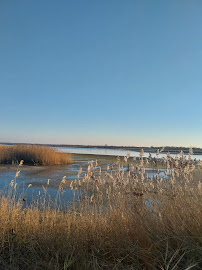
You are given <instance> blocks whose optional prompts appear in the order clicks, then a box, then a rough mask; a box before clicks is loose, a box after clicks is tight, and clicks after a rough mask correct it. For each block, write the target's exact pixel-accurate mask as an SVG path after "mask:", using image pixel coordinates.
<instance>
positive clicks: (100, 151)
mask: <svg viewBox="0 0 202 270" xmlns="http://www.w3.org/2000/svg"><path fill="white" fill-rule="evenodd" d="M56 148H57V149H59V150H60V151H62V152H67V153H72V154H89V155H106V156H121V157H123V156H126V155H127V154H128V153H130V156H131V157H139V156H140V152H137V151H128V150H124V149H123V150H122V149H107V148H79V147H78V148H77V147H56ZM151 155H152V157H156V154H155V153H151ZM166 155H167V154H164V153H160V154H159V156H158V157H159V158H162V157H166ZM170 155H171V156H173V157H175V156H176V155H175V154H170ZM185 156H187V157H188V155H185ZM144 157H149V153H146V152H145V154H144ZM192 158H193V159H195V158H196V159H197V160H198V159H200V160H202V155H192Z"/></svg>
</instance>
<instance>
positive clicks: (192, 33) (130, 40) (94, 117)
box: [0, 0, 202, 147]
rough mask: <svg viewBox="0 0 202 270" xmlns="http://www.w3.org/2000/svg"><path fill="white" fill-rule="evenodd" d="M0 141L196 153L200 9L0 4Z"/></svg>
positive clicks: (186, 1)
mask: <svg viewBox="0 0 202 270" xmlns="http://www.w3.org/2000/svg"><path fill="white" fill-rule="evenodd" d="M0 141H1V142H7V141H10V142H31V143H66V144H98V145H100V144H108V145H109V144H111V145H144V146H150V145H154V146H155V145H176V146H200V147H202V1H201V0H198V1H197V0H192V1H190V0H173V1H172V0H169V1H166V0H165V1H163V0H155V1H154V0H147V1H146V0H18V1H16V0H9V1H8V0H1V1H0Z"/></svg>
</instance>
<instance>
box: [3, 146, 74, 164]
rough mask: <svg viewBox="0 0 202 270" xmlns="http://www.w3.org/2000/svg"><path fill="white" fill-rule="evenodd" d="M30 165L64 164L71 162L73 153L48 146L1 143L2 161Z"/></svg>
mask: <svg viewBox="0 0 202 270" xmlns="http://www.w3.org/2000/svg"><path fill="white" fill-rule="evenodd" d="M21 160H24V164H28V165H62V164H68V163H71V155H70V154H67V153H63V152H60V151H58V150H57V149H53V148H50V147H46V146H37V145H12V146H5V145H0V163H1V164H18V163H19V162H20V161H21Z"/></svg>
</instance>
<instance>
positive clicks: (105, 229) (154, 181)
mask: <svg viewBox="0 0 202 270" xmlns="http://www.w3.org/2000/svg"><path fill="white" fill-rule="evenodd" d="M141 158H142V157H141ZM124 160H125V161H124V162H122V161H120V159H117V164H116V165H114V167H113V168H110V167H107V173H104V174H103V173H102V170H101V168H99V165H98V164H97V162H96V163H93V162H92V163H91V164H90V165H89V167H88V169H87V171H86V172H85V175H84V176H83V177H81V175H82V170H79V172H78V177H77V179H75V180H74V181H72V183H71V185H70V187H71V189H72V192H74V191H75V190H78V189H81V190H82V194H83V197H82V199H81V200H79V201H75V202H74V203H73V204H72V205H71V207H69V208H67V209H66V210H65V211H61V210H58V209H51V208H50V207H46V208H44V209H40V208H39V206H36V205H35V206H34V205H33V206H30V207H27V208H23V207H22V206H23V202H22V201H18V202H17V203H16V202H15V201H14V200H12V198H11V197H5V196H4V197H2V198H1V200H0V227H1V230H0V244H1V250H0V251H1V252H0V266H1V267H2V268H3V269H22V270H24V269H45V270H46V269H47V270H48V269H58V270H59V269H60V270H62V269H73V270H74V269H75V270H85V269H91V270H94V269H95V270H98V269H116V270H121V269H124V270H125V269H126V270H132V269H134V270H136V269H146V270H149V269H161V270H171V269H172V270H176V269H178V270H182V269H187V270H188V269H201V266H202V215H201V209H202V202H201V195H202V186H201V182H200V181H198V180H197V181H195V180H194V178H193V171H194V170H195V166H199V165H200V163H199V164H195V162H194V161H193V160H192V159H191V158H190V159H189V160H186V159H185V158H184V156H183V155H182V156H181V157H180V158H179V159H178V160H177V159H176V160H175V159H173V158H172V157H170V156H169V155H168V157H167V158H166V159H165V160H164V161H165V166H166V168H167V169H166V170H165V172H164V174H165V176H163V177H162V178H160V175H161V174H160V172H158V174H157V175H156V176H155V177H153V178H149V177H148V176H147V174H146V172H145V168H144V163H146V161H145V160H142V163H141V164H139V163H138V165H137V166H134V162H133V165H131V164H129V166H128V163H129V156H127V157H126V158H125V159H124ZM150 162H152V160H150ZM17 177H18V176H17ZM17 177H16V179H15V180H16V181H17ZM65 181H66V180H65V178H63V179H62V181H61V183H60V187H59V190H60V191H61V192H63V191H64V190H63V186H64V185H65ZM44 192H45V193H46V192H47V191H46V189H44Z"/></svg>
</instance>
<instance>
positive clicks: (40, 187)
mask: <svg viewBox="0 0 202 270" xmlns="http://www.w3.org/2000/svg"><path fill="white" fill-rule="evenodd" d="M57 149H59V150H60V151H63V152H68V153H72V154H73V164H70V165H65V166H26V165H23V166H22V167H20V174H19V176H18V177H17V179H16V180H15V174H16V171H17V170H18V167H17V166H14V165H0V192H2V193H5V194H6V193H9V192H10V190H11V185H10V184H11V181H12V180H14V181H16V183H17V190H18V194H19V196H21V197H22V199H26V200H25V202H24V204H28V203H29V202H31V201H33V200H36V199H37V200H41V199H42V198H44V197H46V198H47V197H48V199H49V200H51V201H52V202H55V203H60V204H61V203H65V202H70V201H72V200H74V199H77V198H79V197H80V196H81V193H80V191H72V190H71V189H70V188H69V184H70V182H71V181H72V180H74V179H77V174H78V171H79V169H80V168H82V173H81V176H80V177H82V176H83V175H84V174H85V172H86V170H87V167H88V165H89V164H90V163H91V162H92V161H93V162H95V160H96V159H98V166H101V167H102V172H103V173H105V172H106V171H107V166H110V165H114V163H115V160H116V156H118V155H119V156H120V157H123V156H126V155H127V153H128V151H126V150H117V149H96V148H71V147H57ZM79 154H81V155H79ZM130 155H131V157H133V156H137V157H138V156H139V152H135V151H130ZM145 156H148V153H145ZM152 156H155V154H152ZM163 156H165V154H160V155H159V157H163ZM193 157H194V158H195V156H193ZM196 158H197V159H200V158H201V156H196ZM98 169H99V168H98ZM125 169H126V168H125ZM147 173H148V174H150V177H151V176H153V175H155V174H156V172H155V171H151V170H149V169H148V172H147ZM162 173H163V170H162ZM64 176H66V178H65V179H66V180H67V181H66V183H67V185H66V186H65V187H64V192H63V193H61V192H59V190H58V187H59V185H60V182H61V180H62V178H63V177H64ZM44 188H45V189H44ZM24 197H25V198H24Z"/></svg>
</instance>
